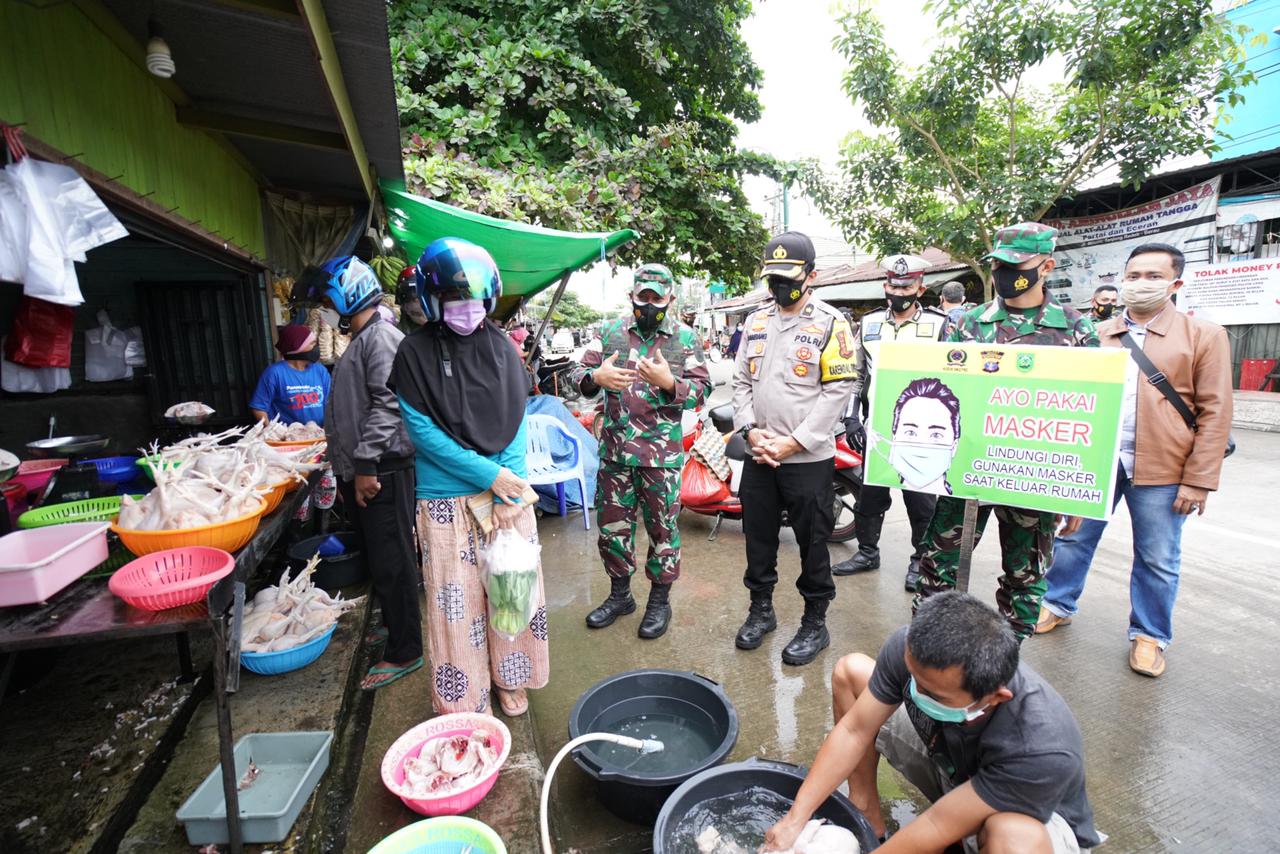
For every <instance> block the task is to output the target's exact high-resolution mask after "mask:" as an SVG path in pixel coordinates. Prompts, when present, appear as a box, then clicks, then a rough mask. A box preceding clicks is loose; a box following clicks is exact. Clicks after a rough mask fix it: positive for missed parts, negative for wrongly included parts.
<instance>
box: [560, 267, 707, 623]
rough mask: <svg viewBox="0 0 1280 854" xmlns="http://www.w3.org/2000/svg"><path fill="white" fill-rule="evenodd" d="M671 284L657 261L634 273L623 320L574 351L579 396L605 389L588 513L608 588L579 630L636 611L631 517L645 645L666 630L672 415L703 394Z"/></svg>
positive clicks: (673, 497)
mask: <svg viewBox="0 0 1280 854" xmlns="http://www.w3.org/2000/svg"><path fill="white" fill-rule="evenodd" d="M675 287H676V281H675V276H673V275H672V274H671V271H670V270H668V269H667V268H666V267H664V266H663V265H661V264H645V265H644V266H642V267H640V268H639V269H637V270H636V272H635V286H634V287H633V288H632V291H631V316H630V317H624V318H623V319H621V320H619V321H617V322H615V323H612V324H610V325H609V326H608V327H607V328H606V329H605V330H604V333H603V335H602V336H601V349H600V350H596V349H594V348H591V349H588V350H587V351H586V352H585V353H584V354H583V357H582V370H583V374H582V377H581V380H580V383H579V386H580V389H581V391H582V393H583V394H584V395H586V396H587V397H592V396H594V395H596V394H598V393H599V392H600V391H601V390H602V389H603V390H604V392H605V394H604V426H603V428H602V429H601V435H600V473H599V474H598V475H597V476H596V481H597V501H596V510H597V513H598V514H599V515H598V521H599V524H600V542H599V547H600V558H601V560H602V561H603V562H604V569H605V573H606V574H607V575H608V576H609V585H610V589H609V597H608V598H607V599H605V600H604V602H603V603H602V604H601V605H600V607H598V608H596V609H595V610H593V611H591V613H589V614H587V626H589V627H590V628H593V629H603V628H605V627H606V626H609V625H612V624H613V622H614V620H616V619H618V617H621V616H624V615H626V614H630V613H632V612H633V611H635V609H636V603H635V600H634V599H633V598H632V597H631V576H632V574H633V573H634V572H635V571H636V554H635V547H636V516H637V514H639V515H642V516H643V517H644V524H645V531H646V532H647V533H648V535H649V555H648V559H647V560H646V561H645V570H646V574H647V575H648V576H649V581H650V587H649V601H648V604H647V605H646V607H645V612H644V617H642V618H641V620H640V626H639V629H638V630H637V634H638V635H639V636H640V637H641V638H645V639H653V638H658V637H661V636H662V635H663V634H665V633H666V631H667V626H668V625H669V624H670V622H671V605H670V593H671V585H672V584H673V583H674V582H675V580H676V579H677V578H679V577H680V526H679V523H678V522H677V517H679V515H680V471H681V468H682V467H683V466H684V445H683V444H682V442H681V439H682V436H683V434H682V431H681V428H680V417H681V415H682V413H683V412H684V411H685V410H686V409H696V408H697V407H699V406H701V405H702V402H703V401H704V400H706V399H707V395H709V394H710V393H711V375H710V374H709V373H708V371H707V366H706V363H705V362H703V360H702V350H701V349H700V348H699V347H698V343H697V340H696V338H695V337H694V332H693V330H692V329H690V328H689V327H688V326H684V325H683V324H681V323H679V322H678V321H677V320H676V314H675V306H674V305H673V302H674V300H675Z"/></svg>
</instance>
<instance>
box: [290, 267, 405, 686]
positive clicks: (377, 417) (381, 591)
mask: <svg viewBox="0 0 1280 854" xmlns="http://www.w3.org/2000/svg"><path fill="white" fill-rule="evenodd" d="M322 269H323V271H324V278H323V279H322V280H321V281H320V282H319V283H318V286H317V287H316V289H315V292H313V298H315V299H317V300H318V301H319V302H320V303H322V304H323V305H324V308H323V309H322V311H323V312H325V313H327V314H328V320H327V322H328V323H329V324H330V325H331V326H334V327H339V328H342V329H347V330H349V331H350V334H351V344H350V345H349V346H348V347H347V350H346V352H345V353H343V354H342V357H341V358H340V359H338V362H337V364H336V365H334V367H333V394H332V395H330V397H329V403H328V405H327V406H326V408H325V420H324V424H325V433H326V434H327V438H328V440H329V461H330V463H331V464H332V465H333V470H334V473H335V474H336V475H337V476H338V489H339V491H340V492H341V493H342V501H343V503H344V504H345V505H346V507H347V508H348V512H349V513H350V514H351V518H352V521H353V522H354V523H355V525H356V529H357V530H358V531H359V532H360V534H361V536H362V538H363V540H364V548H365V550H366V551H365V554H366V555H367V557H368V560H367V563H368V566H369V574H370V575H371V576H372V577H373V590H374V593H375V594H376V595H377V597H378V603H379V604H380V605H381V607H382V622H383V624H384V626H385V627H386V647H385V649H384V650H383V652H382V660H381V661H379V662H378V663H377V664H375V665H374V666H373V667H372V668H370V670H369V672H368V674H367V675H366V676H365V678H364V681H363V682H361V687H362V688H364V689H365V690H366V691H369V690H373V689H375V688H381V687H382V686H384V685H389V684H391V683H392V682H394V681H396V680H397V679H399V678H400V677H401V676H404V675H406V674H409V673H412V672H413V671H415V670H417V669H418V668H420V667H422V662H423V660H422V615H421V611H420V609H419V607H418V573H417V556H416V554H415V552H414V548H413V501H414V499H413V492H414V472H413V443H412V442H411V441H409V434H408V433H406V432H405V429H404V424H403V423H402V422H401V420H400V405H399V402H398V401H397V400H396V396H395V395H394V394H393V393H392V392H391V390H390V389H389V388H387V377H388V375H389V374H390V373H391V364H392V362H393V361H394V360H395V355H396V349H397V348H398V347H399V346H400V342H401V341H402V340H404V334H403V333H401V332H400V330H399V329H396V327H395V324H394V323H389V322H387V321H386V319H385V318H384V317H383V316H382V314H381V313H379V311H378V307H379V306H380V305H381V304H382V287H381V286H380V285H379V284H378V279H377V277H376V276H375V275H374V273H373V270H371V269H369V267H368V266H367V265H366V264H365V263H364V262H363V261H361V260H359V259H358V258H350V257H346V258H335V259H334V260H332V261H329V262H327V263H326V264H324V266H323V267H322ZM335 315H336V316H335ZM376 634H377V636H378V637H381V636H382V633H381V632H378V633H376Z"/></svg>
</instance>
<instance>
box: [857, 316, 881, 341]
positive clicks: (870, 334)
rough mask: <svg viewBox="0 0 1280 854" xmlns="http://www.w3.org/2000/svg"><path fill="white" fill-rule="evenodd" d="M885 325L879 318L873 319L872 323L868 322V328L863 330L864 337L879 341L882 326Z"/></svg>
mask: <svg viewBox="0 0 1280 854" xmlns="http://www.w3.org/2000/svg"><path fill="white" fill-rule="evenodd" d="M883 325H884V324H883V323H881V322H880V321H878V320H873V321H871V322H870V323H868V324H867V327H866V329H864V330H863V332H862V337H863V338H867V339H870V340H873V341H878V340H879V339H880V327H881V326H883Z"/></svg>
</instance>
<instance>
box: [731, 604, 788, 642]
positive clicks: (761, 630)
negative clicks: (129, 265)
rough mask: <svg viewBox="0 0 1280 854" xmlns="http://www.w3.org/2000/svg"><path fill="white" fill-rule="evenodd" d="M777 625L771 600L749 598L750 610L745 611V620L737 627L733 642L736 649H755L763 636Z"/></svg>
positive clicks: (762, 639)
mask: <svg viewBox="0 0 1280 854" xmlns="http://www.w3.org/2000/svg"><path fill="white" fill-rule="evenodd" d="M777 627H778V618H777V616H775V615H774V613H773V600H771V599H761V600H755V599H752V600H751V610H750V612H748V613H747V621H746V622H745V623H743V624H742V628H740V629H738V636H737V637H736V638H735V639H734V641H733V643H734V646H736V647H737V648H738V649H756V648H757V647H759V646H760V644H762V643H764V636H765V635H767V634H769V632H771V631H773V630H774V629H776V628H777Z"/></svg>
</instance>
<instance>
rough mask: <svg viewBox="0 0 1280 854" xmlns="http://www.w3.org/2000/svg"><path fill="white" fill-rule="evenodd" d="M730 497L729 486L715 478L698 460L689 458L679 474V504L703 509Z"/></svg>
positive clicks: (713, 473)
mask: <svg viewBox="0 0 1280 854" xmlns="http://www.w3.org/2000/svg"><path fill="white" fill-rule="evenodd" d="M729 496H730V492H729V484H727V483H725V482H724V481H723V480H721V479H720V478H718V477H716V475H715V472H713V471H712V470H711V469H709V468H707V467H706V465H705V464H703V462H702V461H701V460H699V459H696V458H695V457H693V456H690V457H689V458H688V459H687V460H685V463H684V470H683V471H681V472H680V503H681V504H684V505H685V506H686V507H703V506H706V505H708V504H715V503H717V502H720V501H724V500H725V499H726V498H728V497H729Z"/></svg>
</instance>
